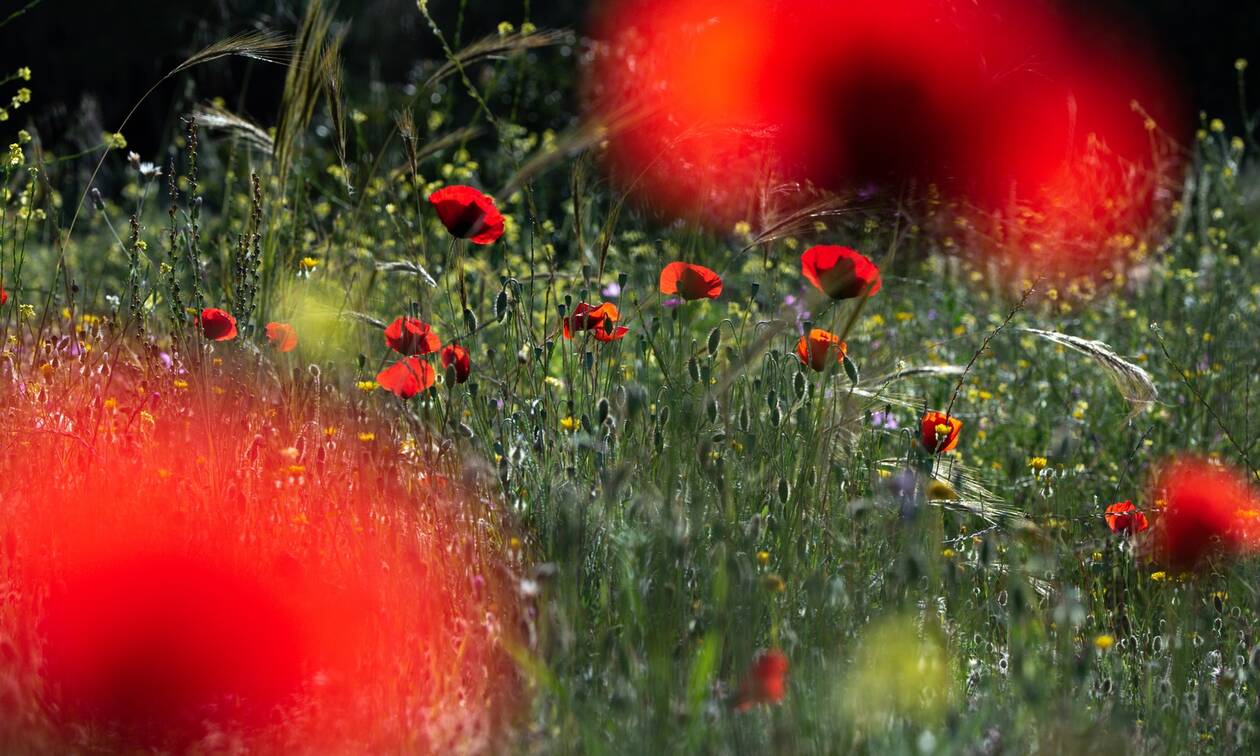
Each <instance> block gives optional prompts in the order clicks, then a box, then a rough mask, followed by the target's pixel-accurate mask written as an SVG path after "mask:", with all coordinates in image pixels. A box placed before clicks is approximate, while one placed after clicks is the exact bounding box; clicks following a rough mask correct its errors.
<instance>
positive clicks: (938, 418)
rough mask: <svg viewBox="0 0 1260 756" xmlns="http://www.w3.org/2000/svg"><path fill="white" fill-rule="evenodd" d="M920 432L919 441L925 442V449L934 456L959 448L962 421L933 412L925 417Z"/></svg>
mask: <svg viewBox="0 0 1260 756" xmlns="http://www.w3.org/2000/svg"><path fill="white" fill-rule="evenodd" d="M919 430H920V434H919V440H920V441H921V442H923V448H925V449H927V450H928V451H930V452H932V453H933V454H940V453H941V452H947V451H949V450H950V449H953V448H954V447H955V446H958V433H959V431H961V430H962V420H959V419H958V418H956V417H950V416H949V415H946V414H945V413H944V412H937V411H935V410H933V411H931V412H929V413H927V414H926V415H924V416H923V421H922V423H920V425H919Z"/></svg>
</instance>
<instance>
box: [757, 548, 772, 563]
mask: <svg viewBox="0 0 1260 756" xmlns="http://www.w3.org/2000/svg"><path fill="white" fill-rule="evenodd" d="M757 564H759V565H761V566H762V567H765V566H766V565H767V564H770V552H769V551H766V550H765V549H762V550H761V551H758V552H757Z"/></svg>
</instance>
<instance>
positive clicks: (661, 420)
mask: <svg viewBox="0 0 1260 756" xmlns="http://www.w3.org/2000/svg"><path fill="white" fill-rule="evenodd" d="M656 422H657V424H658V425H662V426H663V425H665V424H666V423H668V422H669V405H668V404H666V405H665V406H664V407H661V411H660V413H659V414H658V415H657V418H656Z"/></svg>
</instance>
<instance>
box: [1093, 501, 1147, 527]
mask: <svg viewBox="0 0 1260 756" xmlns="http://www.w3.org/2000/svg"><path fill="white" fill-rule="evenodd" d="M1103 519H1105V520H1106V521H1107V527H1108V528H1110V529H1111V532H1112V533H1141V532H1142V531H1143V530H1146V529H1147V528H1149V527H1150V526H1151V524H1150V523H1149V522H1148V521H1147V519H1146V515H1145V514H1143V513H1141V512H1139V511H1137V507H1135V506H1133V502H1131V501H1122V502H1119V503H1117V504H1112V505H1111V506H1109V507H1107V511H1106V512H1105V513H1103Z"/></svg>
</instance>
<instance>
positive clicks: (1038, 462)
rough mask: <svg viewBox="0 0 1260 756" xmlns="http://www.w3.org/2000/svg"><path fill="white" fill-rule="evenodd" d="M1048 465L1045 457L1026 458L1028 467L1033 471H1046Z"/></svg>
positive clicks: (1048, 462)
mask: <svg viewBox="0 0 1260 756" xmlns="http://www.w3.org/2000/svg"><path fill="white" fill-rule="evenodd" d="M1048 464H1050V461H1049V460H1047V459H1046V458H1045V457H1029V458H1028V466H1029V467H1031V468H1032V469H1034V470H1044V469H1046V465H1048Z"/></svg>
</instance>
